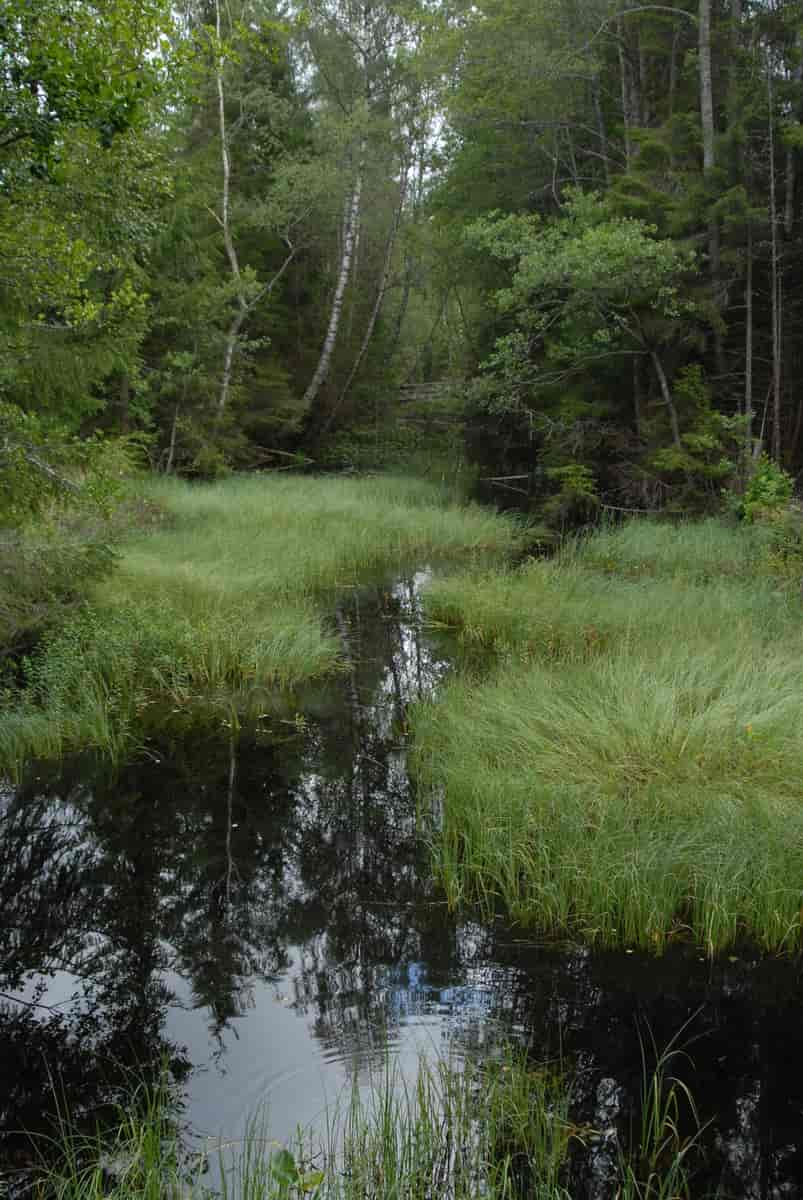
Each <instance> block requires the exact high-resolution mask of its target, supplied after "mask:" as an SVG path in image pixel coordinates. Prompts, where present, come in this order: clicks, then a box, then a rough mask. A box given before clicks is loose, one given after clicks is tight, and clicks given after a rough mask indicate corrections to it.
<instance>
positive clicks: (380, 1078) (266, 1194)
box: [36, 1045, 699, 1200]
mask: <svg viewBox="0 0 803 1200" xmlns="http://www.w3.org/2000/svg"><path fill="white" fill-rule="evenodd" d="M655 1057H656V1060H657V1061H656V1063H655V1065H654V1066H652V1065H651V1063H650V1062H648V1052H647V1050H646V1049H645V1047H644V1046H643V1045H642V1060H643V1079H642V1097H641V1112H640V1113H639V1114H638V1116H637V1121H638V1125H639V1128H638V1130H637V1132H636V1133H635V1135H634V1136H633V1137H632V1139H631V1140H630V1141H629V1142H628V1141H627V1139H626V1138H625V1137H624V1136H623V1135H622V1134H621V1133H617V1134H616V1136H615V1144H614V1146H613V1148H614V1149H615V1151H616V1154H615V1156H614V1162H613V1164H612V1165H611V1177H610V1178H609V1179H606V1186H607V1185H608V1184H609V1185H610V1195H611V1196H613V1195H614V1194H615V1195H617V1196H619V1197H622V1198H623V1200H670V1198H671V1200H680V1198H681V1197H683V1198H685V1197H688V1196H689V1194H690V1185H691V1179H692V1158H693V1155H694V1152H695V1150H696V1146H697V1140H698V1138H697V1135H695V1134H694V1133H692V1134H691V1135H690V1136H684V1135H683V1134H682V1133H681V1132H680V1125H681V1117H683V1118H684V1119H685V1118H687V1115H688V1114H690V1115H691V1120H692V1123H693V1125H697V1126H699V1122H698V1121H697V1115H696V1110H695V1107H694V1101H693V1099H692V1097H691V1094H690V1093H689V1091H688V1089H686V1088H685V1087H684V1085H683V1084H682V1083H681V1082H680V1081H679V1080H678V1079H676V1078H674V1077H673V1075H672V1074H671V1070H672V1067H673V1065H674V1062H675V1060H676V1059H677V1058H678V1057H679V1052H678V1050H677V1049H676V1048H675V1047H674V1045H672V1046H670V1047H669V1049H668V1050H667V1051H665V1052H664V1053H662V1054H658V1053H657V1051H656V1052H655ZM649 1059H650V1060H651V1059H652V1048H651V1050H650V1052H649ZM370 1083H371V1087H370V1090H368V1092H367V1094H366V1091H365V1089H363V1088H360V1087H358V1086H357V1084H356V1081H355V1083H354V1085H353V1086H352V1088H351V1091H350V1093H349V1094H347V1095H344V1096H341V1097H340V1098H339V1099H338V1100H337V1101H336V1102H335V1103H334V1104H330V1105H329V1106H328V1107H327V1110H326V1130H325V1134H324V1135H323V1138H322V1139H321V1140H322V1145H317V1144H315V1145H313V1141H314V1139H313V1136H312V1134H310V1135H309V1136H306V1135H305V1133H304V1132H303V1131H299V1134H298V1137H297V1138H296V1139H295V1141H294V1142H293V1143H291V1144H290V1145H281V1144H279V1143H277V1142H275V1141H274V1140H272V1139H271V1137H270V1131H269V1128H268V1125H267V1122H266V1121H265V1120H264V1118H256V1119H252V1120H251V1121H250V1122H249V1124H248V1127H247V1129H246V1131H245V1134H244V1136H243V1137H241V1138H238V1139H233V1140H229V1141H226V1142H225V1143H223V1144H222V1145H221V1148H220V1150H219V1157H220V1161H219V1179H220V1185H219V1186H220V1194H221V1196H222V1198H223V1200H304V1198H305V1197H312V1198H313V1200H428V1198H429V1197H432V1196H433V1195H434V1194H435V1193H436V1192H437V1195H438V1196H440V1197H443V1200H475V1198H476V1197H477V1196H478V1195H482V1196H483V1197H487V1200H516V1198H517V1197H520V1196H522V1195H527V1196H528V1197H531V1198H532V1200H569V1197H570V1192H569V1190H568V1187H569V1180H570V1178H571V1166H572V1156H573V1154H575V1153H579V1154H582V1153H583V1152H584V1151H585V1152H591V1153H593V1152H594V1151H595V1150H596V1148H597V1145H598V1144H599V1141H600V1138H601V1136H603V1135H601V1134H600V1133H599V1132H598V1131H596V1130H595V1129H593V1128H591V1127H590V1126H588V1125H585V1124H578V1123H577V1122H576V1121H575V1120H573V1119H572V1102H573V1097H572V1088H571V1081H570V1077H569V1074H568V1070H567V1069H566V1068H564V1067H563V1066H556V1065H555V1064H551V1063H539V1062H537V1061H533V1060H532V1059H531V1058H530V1057H529V1056H528V1055H527V1054H525V1053H524V1052H523V1051H522V1050H521V1049H520V1048H516V1047H511V1046H506V1045H501V1046H499V1047H496V1048H494V1049H493V1050H492V1051H490V1052H488V1053H486V1054H485V1055H484V1056H483V1057H482V1058H480V1057H479V1056H477V1055H475V1054H472V1055H468V1056H466V1057H465V1058H464V1059H463V1060H462V1061H461V1062H460V1063H454V1062H452V1061H451V1060H450V1059H447V1058H445V1057H442V1056H435V1055H433V1056H426V1057H423V1056H422V1057H421V1058H420V1060H419V1062H418V1064H417V1070H416V1074H415V1078H414V1080H413V1081H410V1080H408V1079H407V1078H405V1076H404V1075H403V1073H402V1071H401V1069H400V1067H399V1066H398V1065H396V1064H391V1063H389V1062H388V1063H386V1064H385V1066H384V1068H383V1069H382V1070H381V1071H380V1072H377V1073H376V1074H375V1076H374V1077H373V1078H372V1079H371V1080H370ZM117 1122H118V1124H117V1125H116V1127H115V1126H112V1128H111V1130H110V1131H107V1132H106V1133H105V1134H104V1132H103V1131H101V1130H99V1131H98V1133H97V1134H96V1135H95V1136H94V1137H93V1136H90V1137H85V1136H82V1135H81V1134H80V1133H78V1132H77V1131H76V1130H75V1129H74V1128H73V1127H72V1125H71V1124H70V1122H69V1121H68V1120H67V1119H66V1118H65V1119H63V1120H62V1123H61V1127H60V1129H59V1132H58V1137H57V1139H56V1144H55V1147H54V1148H55V1149H56V1150H57V1151H58V1152H60V1154H61V1161H57V1162H56V1165H55V1166H54V1167H52V1168H50V1169H43V1170H42V1171H41V1172H40V1173H39V1175H38V1178H37V1181H36V1184H37V1194H38V1195H41V1197H42V1200H51V1197H59V1198H60V1200H102V1198H105V1197H109V1200H157V1198H161V1197H166V1198H169V1200H178V1197H180V1196H184V1195H187V1194H188V1193H190V1194H192V1193H194V1192H196V1191H197V1190H200V1189H201V1188H202V1186H203V1174H204V1172H205V1170H206V1169H207V1156H206V1155H204V1154H200V1155H199V1154H191V1153H189V1152H188V1151H187V1149H186V1148H185V1146H184V1145H183V1143H182V1140H181V1138H180V1136H179V1132H178V1127H177V1126H178V1122H177V1119H176V1114H175V1111H174V1102H173V1099H172V1097H171V1096H170V1095H169V1094H168V1093H167V1092H166V1090H165V1089H164V1088H160V1089H147V1088H142V1087H140V1088H139V1089H138V1090H137V1092H136V1093H135V1095H134V1096H133V1097H132V1101H131V1104H130V1106H128V1107H126V1108H123V1109H121V1110H120V1111H119V1112H118V1113H117ZM604 1136H605V1137H606V1138H609V1137H610V1133H609V1132H608V1131H606V1132H605V1135H604ZM608 1144H609V1145H610V1143H608ZM607 1194H608V1193H607V1191H606V1195H607Z"/></svg>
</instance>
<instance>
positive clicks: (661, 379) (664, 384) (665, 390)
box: [650, 350, 683, 450]
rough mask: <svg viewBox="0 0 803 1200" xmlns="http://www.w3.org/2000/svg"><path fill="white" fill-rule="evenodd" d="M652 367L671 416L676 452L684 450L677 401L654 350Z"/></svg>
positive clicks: (652, 351) (651, 353)
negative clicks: (676, 406)
mask: <svg viewBox="0 0 803 1200" xmlns="http://www.w3.org/2000/svg"><path fill="white" fill-rule="evenodd" d="M650 358H651V359H652V365H653V366H654V367H655V374H656V375H657V377H658V386H659V387H660V389H661V395H662V396H663V398H664V405H665V406H666V410H667V412H668V414H669V424H670V426H671V429H672V441H673V442H674V444H675V449H676V450H682V449H683V442H682V441H681V440H680V423H679V421H678V410H677V409H676V408H675V401H674V399H673V397H672V391H671V389H670V387H669V381H668V379H667V377H666V371H665V370H664V364H663V363H662V362H661V359H660V358H659V356H658V355H657V354H656V352H655V351H654V350H651V351H650Z"/></svg>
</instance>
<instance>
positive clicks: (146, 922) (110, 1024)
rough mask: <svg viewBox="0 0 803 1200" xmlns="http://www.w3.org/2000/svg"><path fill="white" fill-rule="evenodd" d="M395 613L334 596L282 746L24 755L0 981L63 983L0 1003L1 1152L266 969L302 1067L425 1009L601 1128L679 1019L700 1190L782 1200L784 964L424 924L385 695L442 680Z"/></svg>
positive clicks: (457, 1041)
mask: <svg viewBox="0 0 803 1200" xmlns="http://www.w3.org/2000/svg"><path fill="white" fill-rule="evenodd" d="M416 604H417V600H416V595H415V589H414V588H413V589H411V587H410V585H408V584H402V585H397V586H396V587H394V588H392V589H389V590H387V591H383V590H381V589H380V590H378V591H377V592H375V593H373V594H372V596H370V595H368V594H366V593H363V594H360V595H358V596H355V598H354V600H353V602H351V603H349V604H344V605H342V606H341V608H340V609H339V610H338V612H337V617H336V627H337V630H338V631H339V635H340V638H341V641H342V643H343V647H344V652H345V655H346V658H347V662H348V666H349V670H348V671H347V672H345V673H344V674H343V676H342V677H340V678H338V680H337V681H336V682H335V683H334V684H333V685H329V686H326V687H319V688H317V689H310V690H309V691H308V693H307V694H305V696H304V697H303V698H301V699H299V700H298V703H299V705H300V706H301V707H302V708H303V711H304V712H305V714H306V716H307V728H306V730H305V731H304V732H303V733H293V732H292V731H291V729H290V727H289V726H285V725H282V724H281V723H280V722H278V721H275V722H274V725H273V729H274V734H275V733H276V731H279V730H287V731H288V732H287V733H286V734H285V735H284V736H282V737H281V738H276V737H275V736H273V737H266V736H263V735H261V734H258V733H256V732H252V733H250V734H247V735H243V736H242V737H240V738H239V739H238V740H236V741H232V739H231V736H230V734H229V733H228V732H227V731H220V732H218V733H214V732H213V733H211V734H210V732H209V730H206V731H201V732H197V733H195V734H189V735H186V736H184V737H181V738H176V739H175V740H174V741H173V742H168V741H165V743H164V745H154V744H152V745H151V746H150V747H149V753H148V756H147V757H146V758H144V759H143V760H141V761H138V762H135V763H132V764H128V765H126V766H125V767H123V768H121V769H119V770H111V769H110V768H108V767H104V766H103V765H102V764H100V763H98V762H96V761H95V762H93V761H89V760H86V759H85V760H83V761H81V762H75V763H73V764H71V765H68V766H66V767H64V768H59V769H58V770H54V769H51V770H48V769H46V768H43V767H42V766H39V767H38V769H37V772H36V773H35V772H34V771H32V772H31V777H30V778H29V780H28V781H27V782H26V783H25V784H24V785H23V786H22V787H21V788H20V789H18V791H17V792H16V794H15V795H14V796H12V795H11V794H10V793H9V794H6V795H4V796H2V797H0V905H2V912H3V922H2V925H1V926H0V992H4V993H6V995H9V994H11V993H14V992H16V991H17V989H19V988H20V987H21V986H22V985H23V984H26V982H27V981H30V980H32V979H34V980H35V979H40V980H44V979H45V977H47V976H48V975H50V974H52V973H53V972H59V973H65V972H66V973H67V974H66V975H62V974H59V975H58V976H57V980H56V982H59V986H61V985H62V983H63V980H64V979H68V980H69V984H68V986H69V990H70V991H71V992H74V996H73V998H72V1000H71V1001H70V1002H69V1003H65V1004H63V1005H61V1006H60V1007H59V1008H58V1009H56V1010H50V1009H48V1008H47V1007H40V1005H45V1004H47V1003H48V1001H49V994H44V993H43V994H39V995H37V994H36V992H35V991H33V990H30V985H29V987H28V990H26V991H25V993H24V994H25V997H26V999H27V1000H28V1002H29V1005H28V1006H27V1007H21V1006H19V1005H15V1004H12V1003H10V1002H8V1001H0V1062H1V1063H2V1077H0V1137H2V1138H3V1139H4V1146H5V1149H4V1151H0V1152H2V1153H4V1154H5V1157H6V1159H9V1158H13V1157H14V1155H16V1154H20V1153H22V1146H23V1143H22V1141H20V1140H15V1139H14V1138H13V1137H12V1135H11V1131H12V1130H16V1129H20V1128H24V1127H27V1128H32V1129H36V1128H42V1123H43V1120H44V1116H43V1097H45V1096H46V1095H47V1093H48V1089H49V1086H50V1085H49V1077H48V1071H49V1070H51V1071H54V1072H55V1073H60V1075H61V1077H62V1079H63V1088H64V1093H65V1098H66V1100H67V1103H68V1104H69V1106H70V1108H71V1109H72V1111H73V1112H76V1113H79V1114H80V1113H82V1112H83V1113H89V1112H96V1111H98V1110H99V1109H100V1108H102V1106H103V1105H104V1104H106V1103H108V1102H109V1101H110V1100H114V1099H117V1098H119V1097H121V1096H122V1095H123V1093H124V1089H125V1087H126V1086H127V1085H128V1083H129V1080H128V1079H127V1077H126V1076H125V1072H124V1067H126V1066H128V1065H131V1064H134V1063H136V1064H139V1066H140V1069H141V1068H142V1066H143V1064H146V1065H147V1064H150V1065H151V1066H152V1067H153V1068H154V1069H155V1068H156V1066H157V1065H158V1064H159V1063H160V1061H161V1060H162V1059H163V1057H165V1056H166V1057H167V1058H168V1059H169V1061H170V1062H171V1065H172V1070H173V1073H174V1075H175V1076H176V1077H177V1078H181V1077H182V1076H183V1075H184V1074H185V1073H186V1070H187V1069H188V1065H189V1064H188V1063H187V1062H186V1059H185V1058H184V1057H183V1056H182V1054H181V1053H180V1051H179V1050H178V1048H177V1047H175V1046H173V1045H171V1044H170V1043H169V1041H168V1040H167V1038H166V1036H165V1032H164V1027H165V1026H164V1022H165V1017H166V1013H167V1009H168V1006H169V1005H171V1004H174V1003H176V1000H175V997H174V996H172V995H171V993H170V991H169V990H168V987H167V983H166V981H167V980H169V979H170V972H171V971H174V972H177V973H178V974H179V975H181V976H182V977H184V978H185V979H186V980H188V981H189V983H190V985H191V993H192V998H193V1003H194V1004H195V1005H197V1006H199V1007H202V1008H203V1009H204V1010H206V1011H207V1012H208V1014H209V1022H210V1028H211V1032H212V1035H213V1036H214V1037H215V1038H216V1039H217V1041H218V1045H219V1047H220V1053H221V1054H222V1053H225V1044H226V1041H227V1031H228V1030H230V1029H232V1028H236V1021H237V1020H238V1019H240V1018H242V1017H243V1015H246V1019H247V1012H248V1009H249V1005H251V1004H252V1003H253V1002H254V999H253V997H254V996H255V995H256V992H255V991H254V984H255V982H256V981H258V980H260V979H262V980H271V979H274V978H276V977H277V976H278V975H280V974H282V975H283V976H284V978H283V980H282V983H281V987H282V988H283V989H285V991H286V993H287V995H288V998H289V999H290V1000H291V1001H292V1002H293V1004H294V1006H295V1008H296V1010H297V1011H298V1012H299V1014H300V1016H302V1017H303V1018H305V1019H306V1020H307V1021H308V1022H309V1023H310V1025H311V1028H312V1029H313V1030H314V1032H315V1034H316V1035H317V1037H318V1039H319V1040H320V1042H321V1046H322V1051H323V1053H324V1054H326V1055H327V1056H332V1057H337V1058H340V1059H342V1060H343V1061H345V1062H347V1063H349V1064H350V1065H351V1066H352V1067H353V1068H354V1069H355V1070H357V1071H360V1070H363V1069H365V1068H367V1067H368V1066H370V1065H372V1064H373V1065H375V1064H377V1063H378V1062H380V1061H381V1059H382V1057H383V1053H384V1048H385V1046H386V1044H387V1039H388V1038H391V1039H392V1038H393V1037H394V1036H395V1031H396V1030H398V1029H399V1028H400V1027H401V1026H402V1025H403V1024H404V1023H405V1022H406V1021H408V1020H410V1019H414V1018H415V1017H416V1016H417V1015H419V1014H422V1013H423V1014H438V1015H439V1019H440V1020H441V1021H442V1022H443V1027H444V1028H445V1029H446V1030H447V1031H448V1032H449V1035H450V1042H451V1044H452V1046H453V1047H455V1048H456V1049H457V1050H458V1052H464V1053H476V1052H478V1051H482V1050H483V1049H484V1048H487V1046H488V1044H489V1043H492V1042H493V1040H494V1038H495V1037H496V1036H497V1033H500V1032H502V1031H503V1032H504V1033H505V1034H506V1035H509V1034H510V1032H511V1031H512V1032H513V1033H514V1035H515V1036H518V1037H519V1038H520V1039H521V1040H522V1041H523V1042H525V1043H526V1044H528V1045H531V1046H532V1048H533V1052H534V1053H535V1054H536V1055H537V1056H538V1057H539V1058H542V1057H545V1056H552V1057H557V1056H559V1055H562V1056H563V1058H564V1061H565V1062H566V1063H568V1064H571V1065H572V1067H573V1069H574V1070H575V1084H574V1092H575V1097H576V1103H577V1115H578V1117H579V1118H580V1119H582V1120H586V1121H588V1122H590V1123H591V1124H592V1125H595V1126H596V1127H600V1128H605V1127H607V1126H609V1125H614V1124H617V1123H618V1124H619V1125H620V1126H623V1125H625V1124H626V1123H627V1120H628V1117H629V1115H630V1113H631V1112H632V1110H633V1107H634V1105H635V1104H636V1103H637V1098H638V1095H639V1089H640V1082H641V1058H640V1049H639V1042H638V1036H637V1031H638V1025H637V1022H638V1020H641V1022H642V1026H641V1027H642V1029H646V1028H647V1026H649V1028H650V1030H651V1031H652V1036H653V1037H654V1039H655V1042H656V1044H657V1045H658V1047H659V1048H661V1047H663V1046H665V1045H667V1044H668V1042H669V1041H670V1040H671V1038H672V1037H673V1036H674V1035H675V1034H676V1033H677V1031H678V1029H679V1028H681V1026H683V1025H684V1023H685V1022H686V1021H688V1020H689V1018H690V1017H693V1020H692V1023H691V1025H690V1026H689V1037H695V1038H697V1040H695V1041H694V1042H693V1044H692V1045H691V1047H690V1054H691V1060H692V1061H693V1066H692V1064H691V1062H688V1061H685V1060H678V1062H677V1064H676V1066H677V1068H678V1070H679V1073H681V1074H682V1076H683V1078H684V1079H685V1080H686V1082H688V1084H689V1086H690V1087H691V1089H692V1091H693V1093H694V1095H695V1097H696V1099H697V1101H698V1104H699V1108H700V1111H701V1113H703V1114H704V1115H705V1116H709V1115H711V1114H715V1113H716V1114H717V1121H716V1129H717V1132H716V1133H715V1132H714V1131H713V1130H712V1131H709V1133H708V1134H707V1135H706V1140H707V1144H708V1147H709V1151H710V1156H709V1159H708V1171H709V1174H708V1177H707V1178H708V1179H709V1181H710V1182H713V1183H714V1184H716V1183H718V1182H719V1181H720V1179H721V1180H722V1182H723V1186H724V1188H725V1194H727V1193H728V1192H729V1193H730V1194H731V1195H734V1196H745V1197H750V1198H752V1197H756V1198H759V1197H760V1198H762V1200H763V1198H764V1197H767V1198H769V1197H781V1196H784V1195H793V1194H800V1191H801V1181H802V1180H803V1164H802V1163H801V1149H800V1146H801V1139H800V1132H799V1121H800V1114H801V1112H803V1076H801V1075H800V1072H799V1071H798V1065H799V1064H800V1062H801V1059H802V1057H803V1044H801V1039H803V1031H801V1030H800V1029H799V1017H798V1013H799V1007H800V1000H801V998H802V997H803V987H801V984H800V980H799V978H798V974H797V971H796V969H795V968H793V967H790V966H788V965H783V964H780V963H779V964H772V963H759V962H754V961H751V960H749V959H744V960H741V959H740V960H739V961H737V962H733V963H729V962H724V963H722V964H717V965H715V966H712V965H710V964H708V963H706V962H701V961H699V960H698V958H697V956H696V955H694V954H686V955H682V956H678V955H666V956H665V957H664V958H662V959H658V960H649V961H645V960H643V959H642V958H641V957H640V956H639V955H625V954H593V955H592V954H590V953H588V952H586V951H581V950H574V951H566V952H562V953H561V952H558V951H556V950H546V949H540V950H539V949H537V948H534V947H528V946H527V944H525V943H523V942H522V941H521V940H518V941H517V940H515V939H516V936H517V935H516V932H515V931H513V932H512V933H511V931H506V930H504V929H501V928H495V927H484V926H482V925H480V924H473V923H471V922H463V923H462V924H457V923H456V922H455V921H454V920H453V919H450V918H449V917H448V916H447V914H446V910H445V909H444V907H443V906H442V905H441V904H440V903H439V902H438V897H437V894H436V892H435V890H434V888H433V886H432V883H431V880H430V879H429V876H428V872H427V867H426V857H425V855H424V857H422V848H421V844H420V842H419V839H418V828H417V818H416V806H415V797H414V795H413V794H412V791H411V789H410V786H409V782H408V778H407V773H406V765H405V760H404V730H405V724H406V714H405V706H406V704H407V703H408V702H409V701H410V700H411V699H412V698H414V697H416V696H419V695H421V694H425V693H426V692H427V691H428V690H429V689H430V688H431V687H432V686H433V683H434V682H435V681H436V680H437V679H438V678H439V677H440V675H441V674H442V672H443V670H444V663H443V662H442V661H441V660H440V659H439V658H438V657H437V656H436V655H435V654H434V652H433V651H432V649H431V647H430V646H429V645H428V644H427V642H426V640H425V639H423V638H422V637H421V636H420V634H419V631H418V627H417V621H416V618H417V613H416ZM518 936H519V938H520V936H521V935H520V933H519V935H518ZM54 986H55V985H54ZM698 1009H699V1012H697V1010H698ZM695 1014H696V1015H695ZM263 1016H264V1014H263ZM698 1035H699V1037H698ZM604 1170H605V1162H604V1153H602V1152H598V1153H597V1155H596V1158H594V1157H593V1156H592V1157H589V1158H586V1159H584V1160H583V1162H582V1163H578V1166H577V1176H576V1185H577V1195H578V1196H589V1197H592V1196H596V1195H598V1194H601V1193H600V1191H599V1181H600V1179H601V1178H602V1177H603V1175H604ZM701 1189H702V1185H701Z"/></svg>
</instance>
